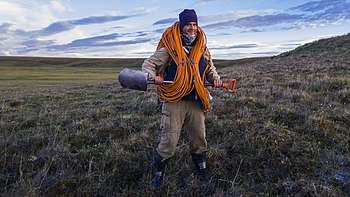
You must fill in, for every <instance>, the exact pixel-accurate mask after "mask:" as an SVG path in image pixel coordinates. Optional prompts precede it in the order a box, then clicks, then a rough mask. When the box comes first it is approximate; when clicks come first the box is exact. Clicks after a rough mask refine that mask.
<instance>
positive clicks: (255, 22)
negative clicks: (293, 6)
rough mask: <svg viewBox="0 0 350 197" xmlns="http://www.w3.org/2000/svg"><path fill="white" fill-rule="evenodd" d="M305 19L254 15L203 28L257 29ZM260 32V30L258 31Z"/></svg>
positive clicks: (289, 15)
mask: <svg viewBox="0 0 350 197" xmlns="http://www.w3.org/2000/svg"><path fill="white" fill-rule="evenodd" d="M302 18H303V16H302V15H291V14H288V13H279V14H273V15H262V16H260V15H254V16H248V17H242V18H239V19H237V20H229V21H225V22H219V23H213V24H209V25H206V26H204V27H203V28H207V29H215V28H229V27H240V28H257V27H263V26H272V25H277V24H281V23H293V22H296V21H299V20H301V19H302ZM257 31H258V30H257Z"/></svg>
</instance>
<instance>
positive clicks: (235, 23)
mask: <svg viewBox="0 0 350 197" xmlns="http://www.w3.org/2000/svg"><path fill="white" fill-rule="evenodd" d="M349 10H350V2H349V1H345V0H332V1H329V0H321V1H310V2H307V3H305V4H302V5H299V6H296V7H292V8H289V9H287V10H285V11H280V12H279V13H273V11H271V13H272V14H271V13H270V14H255V15H251V16H244V17H240V18H237V19H231V20H225V21H221V22H216V23H211V24H208V25H205V26H203V28H206V29H218V28H220V29H225V28H243V29H247V28H248V30H245V31H243V32H246V31H248V32H252V31H251V30H249V29H251V28H252V29H254V31H257V32H260V31H261V30H260V29H259V27H267V26H276V25H282V24H285V25H284V26H283V27H279V29H283V30H289V29H294V28H300V26H301V25H302V26H310V23H313V24H312V25H313V27H314V26H319V25H324V24H323V23H324V21H326V23H334V22H337V21H341V20H344V19H345V20H348V19H350V12H349ZM221 15H222V14H221ZM296 24H298V25H296ZM254 31H253V32H254Z"/></svg>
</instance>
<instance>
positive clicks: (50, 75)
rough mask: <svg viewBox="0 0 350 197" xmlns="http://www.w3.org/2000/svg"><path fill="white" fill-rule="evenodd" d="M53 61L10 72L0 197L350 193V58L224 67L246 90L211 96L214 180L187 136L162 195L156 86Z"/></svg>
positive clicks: (4, 84) (6, 72) (2, 100)
mask: <svg viewBox="0 0 350 197" xmlns="http://www.w3.org/2000/svg"><path fill="white" fill-rule="evenodd" d="M26 61H27V63H28V61H29V59H26ZM45 61H46V62H45V64H46V63H47V61H48V62H51V63H52V65H50V64H49V65H47V64H46V66H40V69H39V67H38V66H37V62H38V60H37V59H35V61H34V63H28V65H26V66H23V62H21V61H19V62H20V63H18V61H12V63H13V64H15V65H18V66H14V67H9V66H6V65H4V64H1V67H0V69H2V70H1V73H0V79H1V80H0V82H1V85H0V92H1V94H0V110H1V113H0V114H1V115H0V160H1V161H2V162H1V163H0V165H1V166H0V194H1V195H2V196H57V195H58V196H347V195H350V191H349V190H350V189H349V184H350V183H349V179H350V170H349V169H350V166H349V163H350V157H349V155H350V149H349V144H350V143H349V139H350V137H349V136H350V135H349V134H350V133H349V130H350V128H349V125H350V122H349V120H350V109H349V98H350V92H349V88H350V82H349V78H350V70H349V69H350V66H349V65H350V60H349V58H348V57H347V56H336V57H334V56H322V57H315V58H303V57H299V56H295V57H283V58H280V57H276V58H273V59H270V58H263V59H255V60H250V61H246V62H244V61H242V62H237V61H223V60H222V61H220V64H222V65H224V66H222V67H220V68H219V69H218V72H219V74H220V75H221V76H222V79H223V80H224V81H225V80H226V79H229V78H236V79H237V88H236V91H235V93H233V94H231V93H228V92H227V91H225V90H223V89H211V90H210V92H211V94H212V96H213V98H214V100H213V101H212V103H211V107H212V109H211V112H209V113H208V114H207V115H206V116H207V118H206V125H207V139H208V145H209V146H208V168H209V169H210V174H211V177H212V180H211V183H210V184H209V185H206V184H204V183H203V181H202V180H201V179H200V178H199V177H198V176H197V175H196V174H195V169H194V166H193V164H192V161H191V157H190V154H189V149H188V144H189V142H188V140H187V135H186V132H187V128H184V131H183V133H182V135H181V138H180V141H179V144H178V146H177V151H176V154H175V155H174V157H173V158H172V159H171V160H170V161H169V165H168V167H167V170H166V176H165V183H164V185H163V186H162V187H161V188H160V190H159V191H158V192H154V191H152V190H151V189H150V186H149V185H150V180H151V178H152V167H151V161H152V156H153V153H154V150H155V148H156V144H157V142H158V139H159V137H160V135H159V134H160V133H159V117H160V111H159V106H158V103H157V97H156V94H155V89H154V87H153V86H150V88H149V89H150V90H149V91H147V92H141V91H135V90H127V89H123V88H122V87H121V86H120V85H119V83H118V82H117V80H116V74H117V73H118V72H119V71H120V69H121V67H120V66H115V67H113V66H105V67H104V66H103V65H104V64H102V63H101V64H98V63H96V62H95V63H94V65H95V66H92V65H90V66H89V67H72V66H70V65H72V64H73V63H71V62H70V61H71V60H67V59H56V60H51V59H45ZM60 61H61V62H63V63H61V64H60ZM74 61H77V60H74ZM79 61H80V60H79ZM41 62H43V60H42V61H41ZM53 62H55V63H53ZM129 63H130V61H129ZM137 63H138V61H135V65H137ZM98 65H101V66H98ZM131 65H134V64H133V63H131ZM19 67H22V68H23V69H20V68H19Z"/></svg>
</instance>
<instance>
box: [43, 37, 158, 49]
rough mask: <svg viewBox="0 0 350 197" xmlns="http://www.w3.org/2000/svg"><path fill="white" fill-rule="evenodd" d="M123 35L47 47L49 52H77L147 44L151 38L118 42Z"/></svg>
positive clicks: (85, 39) (80, 40)
mask: <svg viewBox="0 0 350 197" xmlns="http://www.w3.org/2000/svg"><path fill="white" fill-rule="evenodd" d="M124 36H125V35H123V34H118V33H113V34H107V35H102V36H95V37H89V38H83V39H77V40H74V41H72V42H70V43H68V44H63V45H52V46H49V47H47V48H48V49H50V50H77V49H84V48H91V47H111V46H121V45H131V44H139V43H145V42H149V41H151V40H152V39H151V38H138V37H134V38H131V39H128V40H118V38H124Z"/></svg>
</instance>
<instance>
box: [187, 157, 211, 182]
mask: <svg viewBox="0 0 350 197" xmlns="http://www.w3.org/2000/svg"><path fill="white" fill-rule="evenodd" d="M191 155H192V161H193V163H194V165H195V167H196V170H197V173H198V174H199V175H200V176H201V177H202V178H203V179H204V181H205V182H206V183H209V182H210V177H209V174H208V172H207V166H206V153H202V154H195V153H191Z"/></svg>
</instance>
